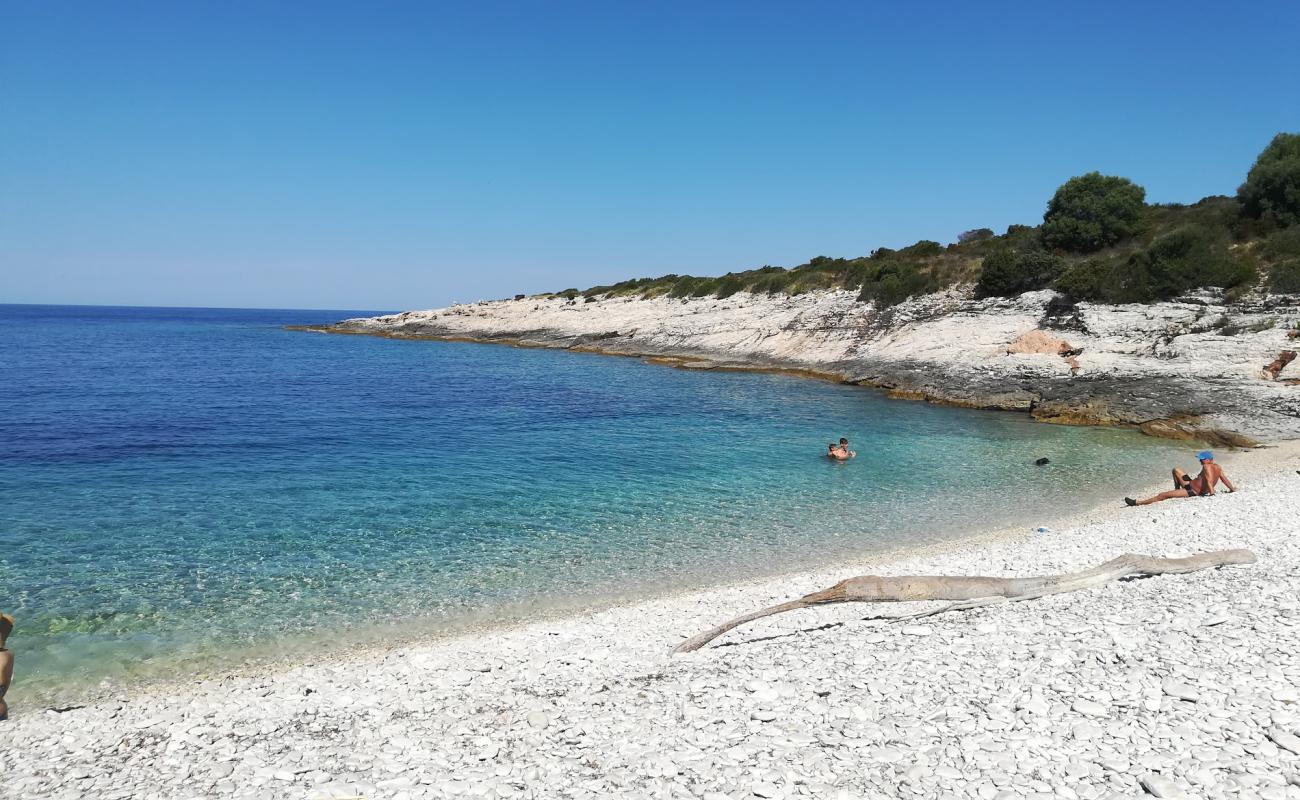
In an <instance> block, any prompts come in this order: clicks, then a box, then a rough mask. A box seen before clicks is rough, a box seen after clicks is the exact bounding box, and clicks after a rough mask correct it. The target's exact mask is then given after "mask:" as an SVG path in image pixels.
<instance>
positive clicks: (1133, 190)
mask: <svg viewBox="0 0 1300 800" xmlns="http://www.w3.org/2000/svg"><path fill="white" fill-rule="evenodd" d="M1145 206H1146V190H1145V189H1143V188H1142V187H1141V186H1138V185H1137V184H1135V183H1133V182H1132V181H1130V180H1129V179H1128V178H1119V177H1115V176H1113V175H1102V174H1101V173H1100V172H1089V173H1088V174H1087V175H1080V176H1078V177H1075V178H1071V179H1070V180H1068V181H1066V182H1065V183H1064V184H1062V185H1061V187H1060V188H1059V189H1057V190H1056V194H1055V195H1053V196H1052V199H1051V201H1050V202H1049V203H1048V204H1047V213H1046V214H1044V215H1043V243H1044V244H1046V245H1047V246H1048V247H1050V248H1052V249H1060V250H1068V251H1070V252H1074V253H1093V252H1096V251H1098V250H1100V249H1102V248H1103V247H1109V246H1110V245H1113V244H1115V243H1116V242H1118V241H1120V240H1122V239H1127V238H1128V237H1130V236H1133V235H1134V234H1135V233H1137V232H1138V230H1139V229H1140V227H1141V223H1142V210H1143V209H1144V208H1145Z"/></svg>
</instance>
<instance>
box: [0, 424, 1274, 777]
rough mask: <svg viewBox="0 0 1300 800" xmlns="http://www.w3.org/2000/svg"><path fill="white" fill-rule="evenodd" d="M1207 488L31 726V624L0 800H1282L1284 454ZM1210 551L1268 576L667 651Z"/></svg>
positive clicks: (1136, 583)
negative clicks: (772, 609) (885, 593)
mask: <svg viewBox="0 0 1300 800" xmlns="http://www.w3.org/2000/svg"><path fill="white" fill-rule="evenodd" d="M1222 463H1223V464H1224V465H1225V467H1226V469H1227V471H1228V474H1229V475H1230V477H1231V478H1232V479H1233V480H1234V481H1235V482H1236V483H1237V484H1238V486H1239V489H1240V491H1239V492H1237V493H1234V494H1227V493H1224V494H1219V495H1216V496H1214V497H1210V498H1196V499H1187V500H1171V501H1167V502H1164V503H1160V504H1157V505H1153V506H1150V507H1142V508H1127V507H1125V506H1124V505H1123V504H1122V502H1121V500H1120V498H1115V502H1114V503H1113V504H1111V505H1108V506H1106V507H1104V508H1099V509H1093V510H1090V511H1086V512H1085V513H1080V514H1078V515H1076V516H1075V517H1073V518H1071V519H1068V520H1064V521H1057V522H1055V523H1053V524H1052V525H1051V526H1050V529H1049V531H1048V532H1046V533H1036V532H1032V531H1026V530H1016V531H1000V532H983V533H981V534H980V535H978V536H972V537H971V538H970V539H967V540H964V541H963V542H961V543H959V544H956V545H946V546H943V547H933V548H929V549H927V550H922V551H913V552H911V553H903V554H894V555H892V556H889V557H878V558H875V559H873V560H871V561H862V562H858V563H849V564H842V565H838V566H835V567H834V568H828V569H823V570H819V571H817V572H812V573H806V574H798V575H790V576H785V577H782V578H777V579H765V580H762V581H758V582H748V583H743V584H738V585H732V586H725V587H720V588H714V589H709V590H705V591H697V592H692V593H684V594H678V595H673V596H669V597H664V598H659V599H654V600H649V601H645V602H640V603H637V604H634V605H628V606H622V607H617V608H612V609H608V610H604V611H600V612H596V613H588V614H582V615H575V616H571V617H566V618H555V619H543V620H540V621H536V622H531V623H528V624H523V625H518V626H514V627H509V628H503V629H499V630H492V631H484V632H478V633H474V634H471V635H462V636H458V637H455V638H451V639H443V640H435V641H429V642H424V643H419V644H404V645H401V646H395V647H393V648H391V649H388V650H364V651H343V652H338V653H336V654H334V655H333V656H332V657H331V658H330V659H329V660H328V661H326V660H324V659H316V660H315V661H314V662H313V663H310V664H299V665H296V666H278V667H274V668H272V667H266V668H263V669H258V670H244V671H242V672H239V673H237V674H232V675H229V676H227V677H224V678H220V679H210V680H197V681H194V682H191V683H185V682H182V681H178V682H175V683H171V684H168V685H166V686H153V687H148V686H146V687H140V688H139V689H137V690H134V691H132V692H129V693H125V694H123V695H121V696H120V697H114V698H104V699H99V700H95V701H93V702H90V703H89V704H88V705H86V706H85V707H81V708H75V709H72V710H67V711H64V712H57V711H54V710H49V709H42V708H32V707H29V706H26V705H24V703H23V699H22V638H21V627H20V628H19V631H18V633H17V634H16V635H15V637H14V638H13V639H12V640H11V643H10V644H11V646H12V648H13V649H14V650H15V652H16V654H17V664H18V671H17V674H16V676H15V687H14V689H12V690H11V691H10V693H9V700H10V703H11V706H12V714H11V719H10V721H9V722H7V723H0V796H3V797H12V798H45V797H51V798H81V797H89V798H102V799H104V800H110V799H111V798H141V799H143V798H200V797H202V798H208V797H211V798H218V797H219V798H232V797H233V798H242V797H247V798H376V799H377V798H393V800H397V798H458V797H472V798H479V797H482V798H627V799H629V800H632V799H634V798H707V800H723V799H724V798H733V799H734V800H742V799H743V798H768V800H779V799H780V798H796V797H809V798H828V799H830V800H834V799H835V798H855V799H856V798H863V800H866V799H867V798H880V797H888V798H893V797H908V798H910V797H915V798H939V797H977V798H983V800H1006V799H1009V798H1034V799H1035V800H1047V798H1067V799H1069V798H1109V797H1140V796H1155V797H1184V796H1186V797H1206V798H1264V799H1265V800H1285V799H1286V798H1300V502H1298V499H1300V474H1297V470H1300V443H1296V442H1290V443H1285V444H1283V445H1280V446H1278V447H1272V448H1265V449H1259V450H1252V451H1246V452H1240V453H1235V454H1231V455H1228V456H1226V457H1225V458H1223V459H1222ZM1158 477H1159V476H1152V484H1151V486H1150V487H1147V488H1148V489H1153V488H1156V486H1157V483H1156V481H1157V479H1158ZM1080 479H1081V480H1087V476H1086V475H1085V476H1080ZM1167 483H1168V481H1165V484H1167ZM1162 486H1163V484H1162ZM1136 488H1138V487H1135V489H1136ZM1228 548H1249V549H1251V550H1253V551H1254V552H1255V554H1256V555H1257V556H1258V562H1257V563H1255V564H1251V565H1246V566H1232V567H1225V568H1221V569H1210V570H1205V571H1201V572H1196V573H1191V574H1185V575H1164V576H1157V577H1149V578H1143V579H1135V580H1126V581H1120V582H1114V583H1110V584H1107V585H1105V586H1103V587H1100V588H1096V589H1091V590H1086V591H1082V592H1076V593H1071V594H1061V595H1055V596H1050V597H1045V598H1041V599H1038V600H1032V601H1028V602H1020V603H1004V604H999V605H993V606H989V607H985V608H979V609H975V610H970V611H965V612H952V613H946V614H942V615H938V616H933V617H929V618H925V619H923V620H916V621H912V622H901V623H890V622H888V621H886V620H884V619H881V618H882V617H885V616H889V615H899V614H903V613H906V612H909V611H915V610H918V608H919V607H921V606H920V604H915V603H913V604H881V605H863V604H839V605H833V606H823V607H819V608H815V609H808V610H802V611H797V612H793V613H788V614H781V615H777V616H774V617H770V618H768V619H764V620H761V621H759V622H756V623H754V624H752V625H749V626H744V627H741V628H738V629H737V630H735V631H732V632H730V633H728V634H727V635H725V636H723V637H721V638H719V639H718V640H716V641H715V642H713V643H712V644H711V645H709V646H707V647H705V648H704V649H702V650H700V651H698V652H694V653H689V654H683V655H671V654H670V651H671V649H672V648H673V647H674V646H675V645H677V644H678V643H679V642H681V641H682V640H683V639H685V638H686V637H688V636H691V635H694V634H696V633H699V632H701V631H703V630H707V629H709V628H711V627H713V626H714V625H717V624H719V623H721V622H723V621H725V620H726V619H728V618H730V617H732V616H735V615H738V614H741V613H744V612H747V611H751V610H755V609H757V608H760V607H763V606H766V605H770V604H772V603H775V602H780V601H784V600H788V599H792V598H795V597H797V596H799V595H802V594H804V593H807V592H810V591H815V590H817V589H821V588H825V587H827V586H830V585H831V584H833V583H835V582H836V581H838V580H841V579H843V578H846V577H850V576H852V575H859V574H886V575H903V574H966V575H996V576H1016V575H1036V574H1055V573H1061V572H1073V571H1076V570H1080V569H1084V568H1087V567H1091V566H1095V565H1097V564H1100V563H1101V562H1103V561H1106V560H1109V559H1111V558H1113V557H1115V556H1117V555H1120V554H1121V553H1126V552H1132V553H1142V554H1150V555H1158V556H1178V555H1188V554H1192V553H1196V552H1200V551H1206V550H1216V549H1228ZM20 625H21V621H20Z"/></svg>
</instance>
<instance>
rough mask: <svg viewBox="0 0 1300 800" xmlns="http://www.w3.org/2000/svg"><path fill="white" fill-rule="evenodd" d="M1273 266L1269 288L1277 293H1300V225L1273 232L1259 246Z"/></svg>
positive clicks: (1269, 274)
mask: <svg viewBox="0 0 1300 800" xmlns="http://www.w3.org/2000/svg"><path fill="white" fill-rule="evenodd" d="M1259 253H1260V255H1261V256H1263V257H1264V259H1265V260H1266V261H1268V263H1269V264H1271V265H1272V266H1271V267H1270V269H1269V271H1268V289H1269V291H1271V292H1273V293H1275V294H1300V225H1294V226H1292V227H1290V228H1287V229H1285V230H1280V231H1277V232H1275V233H1273V234H1272V235H1271V236H1269V237H1268V238H1267V239H1265V240H1264V242H1263V243H1262V244H1261V245H1260V247H1259Z"/></svg>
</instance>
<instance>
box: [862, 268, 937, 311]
mask: <svg viewBox="0 0 1300 800" xmlns="http://www.w3.org/2000/svg"><path fill="white" fill-rule="evenodd" d="M935 288H937V287H935ZM930 290H931V285H930V282H929V280H928V277H927V275H925V274H923V273H922V272H921V270H919V269H918V268H917V267H916V265H914V264H909V263H907V262H903V261H886V262H884V263H883V264H881V265H880V266H879V267H878V268H877V270H876V273H875V275H873V276H872V277H871V279H870V280H868V281H866V282H864V283H863V284H862V290H861V291H860V292H859V293H858V300H860V301H862V302H869V301H874V302H875V303H876V306H877V307H878V308H889V307H890V306H894V305H898V304H899V303H901V302H903V301H904V300H906V299H907V298H909V297H912V296H913V295H918V294H923V293H925V292H927V291H930Z"/></svg>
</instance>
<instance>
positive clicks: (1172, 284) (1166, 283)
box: [1130, 225, 1254, 300]
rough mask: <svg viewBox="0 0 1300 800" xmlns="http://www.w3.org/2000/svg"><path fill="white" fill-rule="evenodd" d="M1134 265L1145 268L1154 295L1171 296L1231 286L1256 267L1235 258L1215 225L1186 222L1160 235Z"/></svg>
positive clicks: (1135, 258) (1244, 279)
mask: <svg viewBox="0 0 1300 800" xmlns="http://www.w3.org/2000/svg"><path fill="white" fill-rule="evenodd" d="M1130 265H1131V266H1133V267H1134V268H1135V270H1136V271H1139V272H1141V271H1145V273H1146V278H1147V281H1148V286H1149V296H1150V298H1151V299H1156V300H1167V299H1169V298H1171V297H1174V296H1176V295H1178V294H1180V293H1182V292H1185V291H1188V290H1191V289H1199V288H1201V287H1204V286H1217V287H1221V288H1225V289H1227V288H1231V287H1233V286H1239V285H1241V284H1244V283H1246V282H1247V281H1249V280H1251V279H1252V278H1253V277H1254V271H1253V270H1252V269H1251V268H1250V267H1249V266H1248V265H1246V264H1244V263H1242V262H1239V261H1234V260H1233V259H1232V258H1231V257H1230V256H1229V254H1228V242H1227V239H1226V237H1224V236H1223V235H1222V234H1221V233H1220V232H1218V231H1215V230H1213V229H1207V228H1201V227H1194V226H1190V225H1189V226H1185V227H1182V228H1178V229H1177V230H1174V231H1171V232H1169V233H1166V234H1165V235H1163V236H1160V237H1157V238H1156V239H1155V240H1154V241H1153V242H1151V246H1150V247H1148V248H1147V249H1146V250H1145V251H1143V252H1140V253H1136V254H1134V256H1133V258H1132V259H1131V260H1130Z"/></svg>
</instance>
